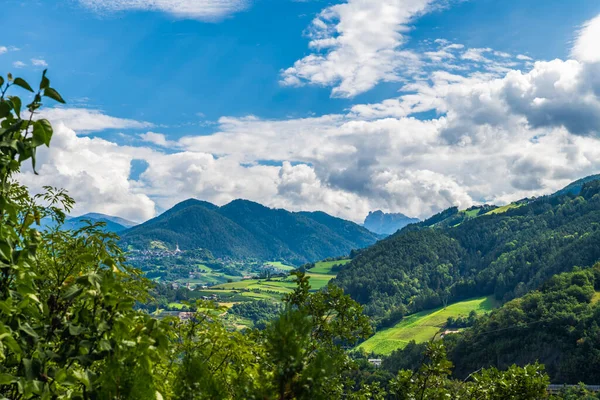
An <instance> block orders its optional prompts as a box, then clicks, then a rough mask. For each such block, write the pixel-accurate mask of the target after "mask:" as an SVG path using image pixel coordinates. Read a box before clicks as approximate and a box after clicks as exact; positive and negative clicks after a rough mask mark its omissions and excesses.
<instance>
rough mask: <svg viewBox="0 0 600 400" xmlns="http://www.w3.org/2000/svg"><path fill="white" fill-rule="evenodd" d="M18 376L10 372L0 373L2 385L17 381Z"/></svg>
mask: <svg viewBox="0 0 600 400" xmlns="http://www.w3.org/2000/svg"><path fill="white" fill-rule="evenodd" d="M16 381H17V378H15V377H14V376H12V375H9V374H0V385H10V384H11V383H15V382H16Z"/></svg>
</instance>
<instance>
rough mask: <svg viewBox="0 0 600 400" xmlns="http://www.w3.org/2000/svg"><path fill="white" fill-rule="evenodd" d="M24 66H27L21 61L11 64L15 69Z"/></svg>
mask: <svg viewBox="0 0 600 400" xmlns="http://www.w3.org/2000/svg"><path fill="white" fill-rule="evenodd" d="M26 66H27V64H25V63H24V62H23V61H15V62H14V63H13V67H15V68H24V67H26Z"/></svg>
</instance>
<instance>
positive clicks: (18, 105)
mask: <svg viewBox="0 0 600 400" xmlns="http://www.w3.org/2000/svg"><path fill="white" fill-rule="evenodd" d="M0 86H1V85H0ZM9 99H10V101H11V102H12V103H13V106H14V107H13V109H14V110H15V114H17V117H18V118H21V105H22V104H21V99H20V98H18V97H17V96H11V97H9Z"/></svg>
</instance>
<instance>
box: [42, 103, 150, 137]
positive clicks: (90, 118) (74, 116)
mask: <svg viewBox="0 0 600 400" xmlns="http://www.w3.org/2000/svg"><path fill="white" fill-rule="evenodd" d="M39 115H40V117H42V118H47V119H49V120H50V121H51V122H62V123H64V124H65V126H67V127H69V128H70V129H73V130H75V131H77V132H78V133H90V132H98V131H103V130H105V129H144V128H151V127H152V126H153V124H152V123H150V122H144V121H135V120H132V119H126V118H116V117H111V116H109V115H106V114H105V113H103V112H102V111H100V110H90V109H87V108H49V109H45V110H43V111H42V112H41V113H40V114H39Z"/></svg>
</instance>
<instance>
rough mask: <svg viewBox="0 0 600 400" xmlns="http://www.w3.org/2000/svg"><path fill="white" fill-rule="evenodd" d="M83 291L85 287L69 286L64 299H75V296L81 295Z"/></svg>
mask: <svg viewBox="0 0 600 400" xmlns="http://www.w3.org/2000/svg"><path fill="white" fill-rule="evenodd" d="M81 292H83V288H82V287H80V286H77V285H73V286H71V287H69V288H68V289H67V290H66V292H65V293H64V294H63V296H62V297H63V299H65V300H67V301H71V300H73V299H74V298H75V297H77V296H79V294H81Z"/></svg>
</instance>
